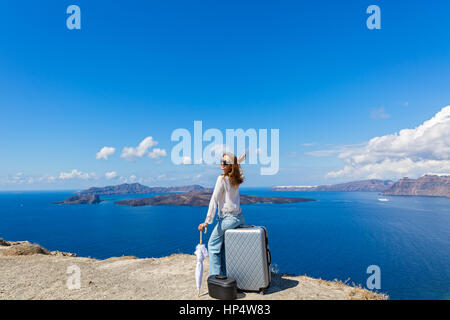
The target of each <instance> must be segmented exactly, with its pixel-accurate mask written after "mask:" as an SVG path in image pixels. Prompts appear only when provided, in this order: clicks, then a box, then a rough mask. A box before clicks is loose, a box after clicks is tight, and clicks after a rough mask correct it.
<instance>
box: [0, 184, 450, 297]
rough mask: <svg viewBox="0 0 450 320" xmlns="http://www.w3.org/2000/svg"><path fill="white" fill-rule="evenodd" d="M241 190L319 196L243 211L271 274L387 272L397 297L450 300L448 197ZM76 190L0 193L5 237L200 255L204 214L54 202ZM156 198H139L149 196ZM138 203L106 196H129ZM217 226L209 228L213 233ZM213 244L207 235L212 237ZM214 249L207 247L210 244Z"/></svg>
mask: <svg viewBox="0 0 450 320" xmlns="http://www.w3.org/2000/svg"><path fill="white" fill-rule="evenodd" d="M241 193H245V194H256V195H277V196H289V197H291V196H292V197H298V196H299V197H307V198H313V199H315V200H317V201H315V202H305V203H296V204H281V205H280V204H257V205H244V206H242V209H243V213H244V217H245V220H246V223H247V224H255V225H263V226H265V227H266V228H267V230H268V235H269V246H270V249H271V252H272V265H273V268H274V269H276V270H277V271H279V272H284V273H291V274H301V275H303V274H307V275H309V276H311V277H316V278H322V279H326V280H334V279H339V280H342V281H347V282H348V283H350V284H351V283H355V284H360V285H361V286H362V287H365V286H366V281H367V278H368V277H369V276H370V274H368V273H367V267H368V266H370V265H377V266H379V267H380V270H381V289H380V290H378V292H383V293H387V294H388V295H389V296H390V298H391V299H449V298H450V199H447V198H432V197H402V196H396V197H387V198H388V199H389V201H388V202H381V201H379V200H378V198H379V197H380V196H379V194H378V193H376V192H275V191H270V190H268V189H246V188H242V189H241ZM71 195H73V191H51V192H50V191H48V192H42V191H39V192H29V191H27V192H0V238H4V239H6V240H14V241H15V240H28V241H30V242H34V243H39V244H40V245H42V246H43V247H45V248H47V249H49V250H60V251H68V252H74V253H76V254H78V255H79V256H86V257H93V258H99V259H104V258H108V257H112V256H121V255H135V256H138V257H162V256H166V255H170V254H172V253H189V254H192V253H193V252H194V249H195V246H196V245H197V243H198V242H199V232H198V230H197V226H198V224H199V223H200V222H203V221H204V219H205V215H206V211H207V208H206V207H200V208H199V207H177V206H155V207H152V206H146V207H128V206H118V205H114V204H113V202H112V201H107V202H102V203H101V204H98V205H55V204H52V202H54V201H59V200H63V199H65V198H66V197H68V196H71ZM148 196H154V194H147V195H136V196H134V197H136V198H139V197H148ZM131 197H133V196H129V195H128V196H106V197H104V198H110V199H115V200H116V199H125V198H131ZM211 231H212V228H208V235H207V236H206V240H207V238H209V234H210V233H211ZM204 239H205V237H204ZM205 242H206V241H205Z"/></svg>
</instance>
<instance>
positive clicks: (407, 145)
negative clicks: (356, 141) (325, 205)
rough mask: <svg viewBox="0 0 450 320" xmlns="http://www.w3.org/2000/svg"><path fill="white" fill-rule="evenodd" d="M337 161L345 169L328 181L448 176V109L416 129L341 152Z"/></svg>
mask: <svg viewBox="0 0 450 320" xmlns="http://www.w3.org/2000/svg"><path fill="white" fill-rule="evenodd" d="M325 151H326V150H325ZM339 158H341V159H343V160H344V161H345V162H346V166H345V167H344V168H343V169H342V170H338V171H334V172H329V173H328V174H327V177H330V178H343V177H346V178H364V177H365V178H401V177H403V176H409V177H418V176H421V175H423V174H426V173H428V172H434V173H441V174H446V173H449V172H450V106H447V107H445V108H443V109H442V110H441V111H439V112H438V113H436V115H435V116H434V117H433V118H431V119H430V120H427V121H425V122H424V123H423V124H421V125H420V126H418V127H416V128H413V129H403V130H400V131H399V132H398V133H394V134H389V135H385V136H381V137H375V138H372V139H371V140H370V141H369V142H367V143H365V144H364V145H363V146H362V147H355V148H343V149H342V150H340V151H339Z"/></svg>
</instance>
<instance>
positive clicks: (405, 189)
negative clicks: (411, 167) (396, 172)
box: [383, 175, 450, 198]
mask: <svg viewBox="0 0 450 320" xmlns="http://www.w3.org/2000/svg"><path fill="white" fill-rule="evenodd" d="M383 194H384V195H390V196H432V197H448V198H450V176H437V175H425V176H423V177H420V178H418V179H409V178H403V179H400V180H399V181H397V182H396V183H394V184H393V185H392V186H391V187H390V188H389V189H387V190H385V191H384V192H383Z"/></svg>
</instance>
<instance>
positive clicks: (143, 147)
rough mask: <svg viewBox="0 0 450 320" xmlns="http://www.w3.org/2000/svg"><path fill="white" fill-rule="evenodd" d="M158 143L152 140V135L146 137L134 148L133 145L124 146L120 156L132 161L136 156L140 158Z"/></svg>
mask: <svg viewBox="0 0 450 320" xmlns="http://www.w3.org/2000/svg"><path fill="white" fill-rule="evenodd" d="M157 144H158V142H157V141H155V140H153V137H147V138H145V139H144V140H142V141H141V143H139V145H138V146H137V147H136V148H133V147H125V148H123V150H122V154H121V155H120V157H121V158H124V159H126V160H129V161H134V160H136V159H137V158H142V157H143V156H145V155H146V154H147V153H148V150H149V149H150V148H151V147H153V146H156V145H157Z"/></svg>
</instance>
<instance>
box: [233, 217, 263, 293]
mask: <svg viewBox="0 0 450 320" xmlns="http://www.w3.org/2000/svg"><path fill="white" fill-rule="evenodd" d="M270 260H271V257H270V251H269V242H268V238H267V231H266V228H264V227H259V226H252V225H241V226H239V227H237V228H236V229H228V230H226V231H225V262H226V270H227V276H228V277H232V278H235V279H236V281H237V287H238V289H240V290H243V291H259V292H260V293H264V291H265V290H266V289H267V288H268V287H269V285H270V280H271V275H270V263H271V261H270Z"/></svg>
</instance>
